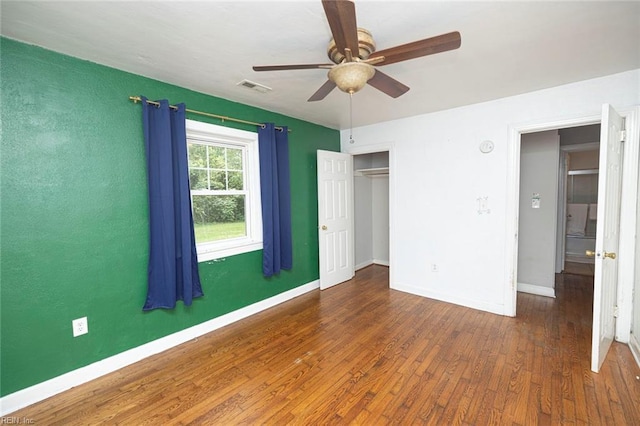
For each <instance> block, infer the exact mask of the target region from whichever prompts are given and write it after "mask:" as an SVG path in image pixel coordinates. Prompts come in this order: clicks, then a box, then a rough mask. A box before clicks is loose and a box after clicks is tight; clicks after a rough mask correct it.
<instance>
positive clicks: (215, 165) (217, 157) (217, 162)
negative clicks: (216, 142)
mask: <svg viewBox="0 0 640 426" xmlns="http://www.w3.org/2000/svg"><path fill="white" fill-rule="evenodd" d="M207 149H208V150H209V167H210V168H212V169H224V168H225V161H224V148H222V147H219V146H208V147H207Z"/></svg>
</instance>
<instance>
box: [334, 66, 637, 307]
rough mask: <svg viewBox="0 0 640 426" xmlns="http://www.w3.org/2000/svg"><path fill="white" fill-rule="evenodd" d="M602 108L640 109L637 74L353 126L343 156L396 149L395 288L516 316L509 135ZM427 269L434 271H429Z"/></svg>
mask: <svg viewBox="0 0 640 426" xmlns="http://www.w3.org/2000/svg"><path fill="white" fill-rule="evenodd" d="M365 90H366V89H365ZM411 93H412V92H411V91H409V92H408V93H407V94H406V95H404V96H412V94H411ZM356 96H357V95H356ZM402 99H403V98H399V99H398V102H402ZM603 103H611V104H612V105H613V106H614V107H616V108H620V109H624V108H627V107H630V106H632V105H637V104H640V69H638V70H633V71H629V72H625V73H621V74H615V75H611V76H607V77H603V78H598V79H593V80H587V81H582V82H577V83H573V84H568V85H564V86H559V87H556V88H551V89H545V90H540V91H536V92H532V93H528V94H524V95H519V96H513V97H509V98H503V99H498V100H495V101H491V102H485V103H481V104H475V105H469V106H465V107H460V108H455V109H451V110H446V111H440V112H434V113H430V114H424V115H420V116H415V117H409V118H404V119H400V120H395V121H391V122H385V123H380V124H376V125H371V126H365V127H359V128H356V129H354V130H353V135H354V138H355V140H356V141H357V142H356V144H354V145H350V144H349V142H348V140H349V131H348V130H345V131H342V133H341V143H342V151H343V152H356V151H357V150H362V149H363V148H364V147H363V145H385V144H387V145H389V144H391V145H393V146H394V154H393V162H394V168H393V173H394V175H393V197H392V206H391V209H392V210H391V222H390V227H391V241H390V243H391V247H392V252H391V253H390V256H391V258H392V259H393V265H392V267H393V273H392V275H391V283H390V285H391V287H392V288H395V289H398V290H403V291H408V292H412V293H414V294H419V295H423V296H427V297H431V298H434V299H439V300H444V301H448V302H452V303H456V304H460V305H463V306H469V307H472V308H477V309H482V310H485V311H489V312H495V313H500V314H506V315H510V314H512V302H511V301H510V300H508V295H509V294H510V293H509V291H508V290H505V289H508V288H509V286H510V285H511V282H510V280H509V277H508V273H507V272H506V271H508V269H509V268H508V267H507V266H508V265H509V264H510V263H509V262H510V260H509V259H507V254H508V252H509V250H508V247H509V246H510V244H512V241H513V238H514V236H513V235H507V223H508V222H507V207H508V206H507V194H508V193H510V188H508V184H507V178H508V176H509V171H510V170H509V167H508V164H509V162H508V147H507V143H508V141H509V138H510V130H511V129H512V128H517V127H524V126H525V125H528V124H532V123H540V122H551V121H554V120H561V119H566V118H570V117H571V118H572V117H584V116H598V115H599V114H600V112H601V109H602V104H603ZM484 140H492V141H493V142H494V144H495V149H494V151H493V152H491V153H489V154H483V153H481V152H480V150H479V149H478V146H479V144H480V143H481V142H482V141H484ZM632 143H638V142H637V141H632ZM480 197H487V199H488V205H487V207H488V209H489V212H488V213H483V214H480V213H479V212H478V201H477V199H478V198H480ZM634 210H635V203H634ZM509 220H510V218H509ZM430 264H437V265H438V271H437V272H431V270H430V266H429V265H430Z"/></svg>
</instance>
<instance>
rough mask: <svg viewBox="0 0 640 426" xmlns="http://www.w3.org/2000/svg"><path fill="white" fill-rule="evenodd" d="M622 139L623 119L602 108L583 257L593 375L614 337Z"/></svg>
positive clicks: (608, 108) (609, 108) (612, 110)
mask: <svg viewBox="0 0 640 426" xmlns="http://www.w3.org/2000/svg"><path fill="white" fill-rule="evenodd" d="M623 137H624V119H623V118H622V117H621V116H620V115H619V114H618V113H617V112H616V111H615V110H614V109H613V108H611V106H610V105H608V104H605V105H603V109H602V126H601V132H600V174H599V179H598V213H597V214H598V223H597V226H596V249H595V252H591V251H587V256H595V275H594V282H593V336H592V343H591V370H593V371H594V372H598V371H599V370H600V366H602V362H603V361H604V359H605V357H606V355H607V352H608V351H609V347H610V346H611V343H612V342H613V339H614V336H615V326H616V322H615V320H616V315H617V312H616V309H617V308H616V304H617V302H616V295H617V282H618V261H617V260H616V255H617V252H618V242H619V233H620V196H621V190H622V155H623V149H622V147H623V144H622V141H623Z"/></svg>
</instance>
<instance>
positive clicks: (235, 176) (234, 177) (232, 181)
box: [228, 172, 243, 190]
mask: <svg viewBox="0 0 640 426" xmlns="http://www.w3.org/2000/svg"><path fill="white" fill-rule="evenodd" d="M228 173H229V188H228V189H239V190H242V189H243V182H242V172H228Z"/></svg>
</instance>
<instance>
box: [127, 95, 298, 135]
mask: <svg viewBox="0 0 640 426" xmlns="http://www.w3.org/2000/svg"><path fill="white" fill-rule="evenodd" d="M129 100H131V101H133V103H135V104H137V103H138V102H142V98H140V96H129ZM147 103H148V104H151V105H155V106H160V102H155V101H150V100H148V99H147ZM169 108H173V109H178V107H177V106H175V105H169ZM185 111H186V112H190V113H192V114H199V115H205V116H207V117H213V118H218V119H220V120H222V122H223V123H224V121H225V120H226V121H233V122H236V123H243V124H251V125H253V126H260V127H262V128H264V123H256V122H254V121H247V120H240V119H239V118H231V117H225V116H224V115H218V114H211V113H210V112H202V111H196V110H194V109H189V108H185ZM276 129H278V130H280V131H282V130H284V129H283V128H282V127H276ZM287 130H288V131H289V132H290V131H291V129H287Z"/></svg>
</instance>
